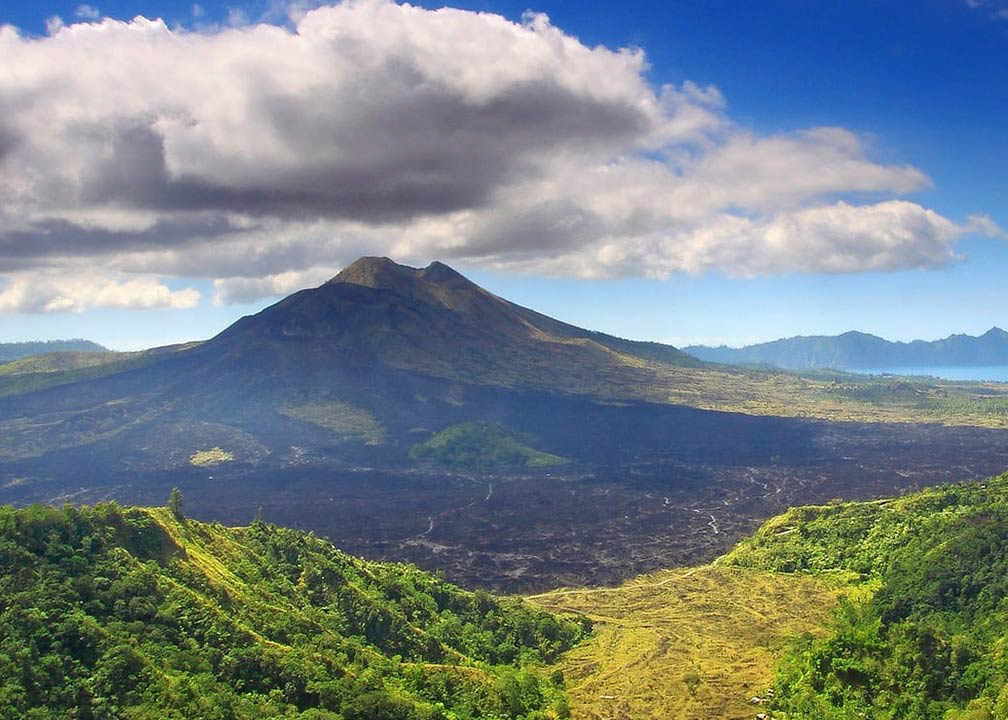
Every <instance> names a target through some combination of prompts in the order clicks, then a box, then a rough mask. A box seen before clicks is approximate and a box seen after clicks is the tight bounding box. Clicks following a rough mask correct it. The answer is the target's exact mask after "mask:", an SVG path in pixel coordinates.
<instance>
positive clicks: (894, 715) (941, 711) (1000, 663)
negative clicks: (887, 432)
mask: <svg viewBox="0 0 1008 720" xmlns="http://www.w3.org/2000/svg"><path fill="white" fill-rule="evenodd" d="M723 562H725V563H726V564H729V565H739V566H747V567H754V568H760V569H766V570H774V571H780V572H788V573H796V572H798V573H813V574H817V575H819V576H828V575H829V574H836V576H837V580H838V581H842V582H852V581H853V582H854V583H855V586H856V587H859V588H860V589H861V590H862V592H857V593H854V594H853V595H852V596H851V598H849V599H848V600H847V601H846V602H844V603H842V604H841V606H840V609H839V611H838V612H837V615H836V618H835V620H834V621H833V624H832V626H831V627H830V629H829V631H828V633H827V634H826V635H825V636H824V637H813V636H811V635H810V636H807V637H805V638H803V639H802V640H801V641H800V642H799V643H798V644H797V646H796V647H795V648H794V650H793V651H792V653H791V656H790V657H789V658H788V660H787V661H786V662H785V663H784V665H783V667H782V669H781V672H780V674H779V679H778V682H777V684H776V687H775V688H774V690H775V692H774V694H773V699H772V701H771V702H770V708H771V710H772V711H773V716H774V717H775V718H815V719H816V720H841V719H842V720H847V719H851V720H853V719H855V718H876V719H878V720H883V719H892V720H897V719H899V720H904V719H905V720H911V719H914V720H939V719H943V720H1004V719H1005V718H1008V656H1006V653H1005V651H1006V649H1008V475H1004V476H1001V477H999V478H994V479H992V480H989V481H987V482H982V483H971V484H965V485H949V486H944V487H941V488H938V489H934V490H927V491H924V492H921V493H916V494H913V495H908V496H906V497H903V498H898V499H893V500H883V501H876V502H870V503H848V504H837V505H833V506H826V507H806V508H794V509H792V510H790V511H788V512H787V513H785V514H784V515H781V516H779V517H778V518H775V519H774V520H772V521H770V522H769V523H767V524H766V525H765V526H764V527H763V528H762V529H761V530H760V531H759V532H758V533H757V534H756V535H755V536H754V537H753V538H751V539H750V540H748V541H746V542H744V543H742V545H740V546H739V547H738V548H736V550H734V551H733V552H732V553H731V554H729V555H728V556H727V557H726V558H725V559H724V560H723Z"/></svg>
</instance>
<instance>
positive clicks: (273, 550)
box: [0, 496, 589, 720]
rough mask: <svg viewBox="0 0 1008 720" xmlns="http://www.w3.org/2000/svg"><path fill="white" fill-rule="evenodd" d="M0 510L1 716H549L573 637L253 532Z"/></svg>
mask: <svg viewBox="0 0 1008 720" xmlns="http://www.w3.org/2000/svg"><path fill="white" fill-rule="evenodd" d="M171 504H172V509H171V510H169V509H140V508H122V507H120V506H118V505H116V504H114V503H113V504H101V505H97V506H95V507H92V508H86V507H85V508H75V507H70V506H66V507H64V508H61V509H56V508H49V507H42V506H33V507H29V508H26V509H20V510H15V509H12V508H9V507H4V508H0V716H2V717H3V718H6V719H9V720H47V719H48V718H61V719H64V718H77V719H79V720H90V719H92V718H94V719H96V720H97V719H101V718H133V719H135V720H140V719H148V718H149V719H151V720H153V719H155V718H156V719H157V720H190V719H192V718H200V719H203V718H206V719H216V718H220V719H221V720H224V719H225V718H249V719H252V718H255V719H256V720H259V719H261V718H277V717H284V718H301V719H302V720H309V719H311V720H339V719H341V718H342V719H343V720H400V719H403V720H405V719H417V720H419V719H425V720H427V719H429V720H437V719H444V720H449V719H457V720H465V719H466V718H501V719H503V718H528V719H530V720H531V719H532V718H537V719H542V720H546V719H548V718H563V717H566V716H567V715H568V713H569V711H568V709H567V703H566V695H565V692H564V689H563V678H562V676H561V675H560V674H559V673H553V674H547V673H546V671H545V670H544V669H543V668H544V666H545V664H547V663H550V662H552V661H553V660H555V658H556V657H557V656H558V655H559V654H560V653H562V652H563V651H565V650H566V649H568V648H570V647H571V646H572V645H573V644H575V643H576V642H578V640H579V639H580V638H581V637H582V636H583V635H585V633H586V632H587V631H588V630H589V624H588V621H587V620H585V621H582V622H573V621H571V620H565V619H561V618H558V617H556V616H554V615H551V614H549V613H547V612H545V611H542V610H538V609H533V608H531V607H529V606H527V605H525V604H523V603H521V602H520V601H518V600H507V599H498V598H495V597H492V596H490V595H488V594H486V593H481V592H477V593H469V592H465V591H463V590H460V589H458V588H456V587H454V586H452V585H450V584H448V583H446V582H443V581H442V580H440V579H438V578H437V577H435V576H433V575H431V574H429V573H425V572H422V571H420V570H418V569H416V568H413V567H410V566H406V565H398V564H379V563H370V562H366V561H363V560H360V559H356V558H353V557H350V556H347V555H344V554H343V553H341V552H340V551H338V550H337V549H336V548H334V547H333V546H332V545H331V544H329V543H327V542H325V541H323V540H321V539H319V538H317V537H314V536H313V535H311V534H306V533H302V532H298V531H294V530H288V529H282V528H279V527H275V526H273V525H269V524H266V523H264V522H261V521H258V520H257V521H256V522H253V523H252V524H251V525H250V526H248V527H245V528H225V527H223V526H220V525H216V524H202V523H198V522H195V521H192V520H188V519H185V518H184V517H183V516H182V506H181V498H179V497H178V496H174V497H173V498H172V503H171Z"/></svg>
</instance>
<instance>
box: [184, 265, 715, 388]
mask: <svg viewBox="0 0 1008 720" xmlns="http://www.w3.org/2000/svg"><path fill="white" fill-rule="evenodd" d="M257 351H260V352H263V351H265V352H270V353H274V354H278V355H280V356H284V355H286V356H291V355H299V356H311V357H319V358H322V357H324V358H326V359H328V360H330V361H336V360H343V361H345V362H347V363H358V364H372V363H375V362H377V363H381V364H382V365H384V366H386V367H390V368H394V369H396V370H403V371H410V372H418V373H422V374H425V375H428V376H433V377H439V378H444V379H447V380H451V381H453V382H464V383H477V384H483V385H497V386H503V387H527V388H537V389H548V390H550V391H555V392H584V391H585V390H590V389H593V387H594V386H596V385H598V384H600V383H601V382H603V381H604V380H603V379H604V378H605V377H606V376H607V375H610V374H619V373H620V372H624V371H628V370H632V369H633V368H635V367H638V366H640V365H641V364H642V363H643V362H644V361H646V360H651V359H655V360H657V361H659V362H662V363H666V364H678V365H684V366H695V365H697V362H696V360H695V359H693V358H691V357H689V356H688V355H686V354H684V353H682V352H680V351H678V350H676V349H675V348H672V347H668V346H661V345H658V344H656V343H638V342H633V341H628V340H622V339H619V338H615V337H612V336H608V335H604V334H601V333H593V332H589V331H586V330H582V329H581V328H577V327H574V326H572V325H567V324H565V323H562V322H559V321H557V320H553V319H552V318H548V317H546V316H545V315H540V314H539V313H536V312H534V311H532V310H528V309H526V308H522V307H520V306H518V305H515V304H513V303H510V302H507V301H506V300H502V299H500V298H498V297H496V296H494V295H492V294H490V293H488V292H487V291H485V290H483V289H482V288H480V287H479V286H477V285H475V284H474V283H472V282H470V281H469V280H467V279H466V278H464V277H463V276H462V275H460V274H458V273H457V272H455V271H454V270H452V269H451V268H449V267H448V266H447V265H444V264H442V263H437V262H435V263H432V264H431V265H430V266H428V267H426V268H422V269H414V268H409V267H405V266H402V265H398V264H396V263H394V262H392V261H391V260H389V259H387V258H362V259H361V260H358V261H357V262H355V263H353V264H352V265H350V266H349V267H347V268H346V269H345V270H343V272H341V273H340V274H339V275H337V276H336V277H334V278H333V279H332V280H330V281H329V282H327V283H325V284H324V285H322V286H321V287H319V288H316V289H313V290H304V291H301V292H298V293H295V294H294V295H291V296H290V297H288V298H286V299H284V300H282V301H280V302H279V303H277V304H276V305H274V306H272V307H270V308H267V309H266V310H264V311H263V312H261V313H259V314H257V315H254V316H252V317H247V318H243V319H242V320H239V321H238V322H237V323H235V324H234V325H232V326H231V327H230V328H228V329H227V330H225V331H224V332H223V333H221V334H220V335H218V336H217V337H216V338H214V339H213V340H211V341H209V342H208V343H206V344H205V345H204V346H203V347H202V348H201V353H202V354H204V355H206V356H216V357H220V356H223V355H233V354H234V353H249V352H257Z"/></svg>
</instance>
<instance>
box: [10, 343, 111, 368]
mask: <svg viewBox="0 0 1008 720" xmlns="http://www.w3.org/2000/svg"><path fill="white" fill-rule="evenodd" d="M108 351H109V349H108V348H107V347H103V346H101V345H99V344H98V343H95V342H91V341H90V340H81V339H80V338H75V339H73V340H42V341H38V342H14V343H0V363H5V362H10V361H12V360H20V359H21V358H25V357H30V356H32V355H43V354H48V353H56V352H96V353H103V352H108Z"/></svg>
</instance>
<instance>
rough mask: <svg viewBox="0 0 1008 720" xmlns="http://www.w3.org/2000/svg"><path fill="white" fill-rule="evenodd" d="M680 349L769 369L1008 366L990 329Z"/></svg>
mask: <svg viewBox="0 0 1008 720" xmlns="http://www.w3.org/2000/svg"><path fill="white" fill-rule="evenodd" d="M684 350H685V352H687V353H689V354H690V355H693V356H695V357H697V358H699V359H701V360H705V361H708V362H718V363H732V364H744V365H771V366H774V367H779V368H785V369H789V370H807V369H811V368H830V369H839V370H843V369H848V370H856V369H864V368H871V369H884V368H897V367H925V366H940V365H946V366H949V365H951V366H984V365H1008V332H1005V331H1004V330H1002V329H1000V328H991V329H990V330H988V331H987V332H986V333H984V334H983V335H980V336H976V337H974V336H971V335H950V336H949V337H947V338H944V339H943V340H934V341H930V342H929V341H924V340H914V341H913V342H891V341H889V340H883V339H882V338H880V337H876V336H874V335H868V334H866V333H861V332H847V333H844V334H843V335H836V336H824V335H817V336H808V337H793V338H785V339H782V340H774V341H773V342H766V343H760V344H758V345H749V346H746V347H742V348H731V347H727V346H725V345H722V346H720V347H707V346H704V345H692V346H690V347H687V348H685V349H684Z"/></svg>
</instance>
